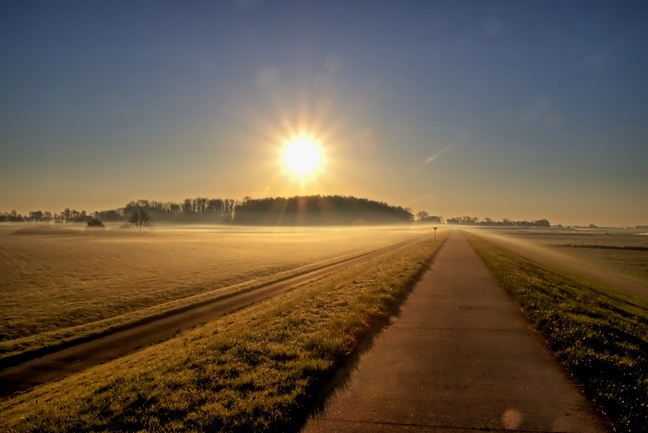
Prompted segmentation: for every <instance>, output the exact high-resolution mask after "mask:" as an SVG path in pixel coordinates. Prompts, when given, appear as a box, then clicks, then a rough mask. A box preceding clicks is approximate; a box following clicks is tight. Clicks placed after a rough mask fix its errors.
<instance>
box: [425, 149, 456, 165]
mask: <svg viewBox="0 0 648 433" xmlns="http://www.w3.org/2000/svg"><path fill="white" fill-rule="evenodd" d="M451 147H452V146H446V147H444V148H443V149H439V150H437V151H436V152H434V153H433V154H432V155H430V156H428V158H427V159H426V160H425V164H430V163H432V162H434V161H436V160H437V159H439V157H440V156H441V155H442V154H444V153H445V152H446V151H447V150H449V149H450V148H451Z"/></svg>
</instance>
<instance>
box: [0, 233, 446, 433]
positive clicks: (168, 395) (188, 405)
mask: <svg viewBox="0 0 648 433" xmlns="http://www.w3.org/2000/svg"><path fill="white" fill-rule="evenodd" d="M440 237H441V236H440ZM439 245H440V242H437V243H434V242H432V241H431V240H427V241H423V242H420V243H417V244H415V245H412V246H409V247H405V248H402V249H400V250H397V251H395V252H392V253H389V254H386V255H384V256H380V257H377V258H374V259H372V260H368V261H367V262H363V263H361V264H358V265H355V266H353V267H351V268H349V269H345V270H344V271H340V272H338V273H336V274H335V275H329V276H327V277H325V278H322V279H321V280H318V281H315V282H312V283H308V284H306V285H304V286H302V287H299V288H297V289H294V290H292V291H290V292H288V293H285V294H283V295H280V296H277V297H275V298H272V299H268V300H266V301H264V302H261V303H259V304H257V305H254V306H252V307H250V308H247V309H244V310H241V311H239V312H237V313H234V314H231V315H228V316H225V317H223V318H222V319H220V320H218V321H215V322H212V323H208V324H206V325H204V326H201V327H199V328H196V329H194V330H192V331H189V332H185V333H182V334H180V335H179V336H178V337H176V338H173V339H171V340H169V341H167V342H164V343H161V344H159V345H156V346H153V347H150V348H147V349H144V350H142V351H140V352H138V353H136V354H133V355H130V356H127V357H124V358H122V359H119V360H116V361H114V362H111V363H107V364H105V365H102V366H98V367H95V368H92V369H89V370H87V371H85V372H83V373H80V374H77V375H73V376H70V377H68V378H66V379H63V380H61V381H59V382H56V383H52V384H48V385H45V386H41V387H38V388H36V389H34V390H32V391H30V392H27V393H25V394H21V395H19V396H16V397H14V398H12V399H8V400H5V401H4V402H1V403H0V424H2V425H5V426H6V427H5V428H6V429H7V431H12V432H36V431H38V432H63V431H156V432H157V431H178V432H180V431H182V432H192V431H194V432H205V431H223V432H252V431H267V432H284V431H291V430H295V429H296V428H298V427H299V425H300V423H302V422H303V421H305V418H306V416H307V415H308V410H309V408H310V405H312V404H313V402H314V399H315V397H316V395H317V393H318V390H320V389H322V387H323V386H324V385H325V383H326V382H327V380H328V379H330V378H331V377H332V375H333V374H334V372H335V370H336V368H337V367H338V366H340V365H341V364H342V363H343V362H344V360H346V359H348V357H349V356H351V354H352V353H353V352H354V351H355V350H356V349H357V347H358V345H359V344H360V342H361V341H362V340H363V338H365V337H366V336H367V335H369V334H370V333H371V332H372V330H373V329H375V328H376V326H378V325H379V324H382V323H386V320H387V318H388V317H389V316H390V314H393V312H394V309H395V307H396V306H397V305H398V304H399V302H400V301H401V300H402V299H403V295H404V294H406V293H407V292H408V290H409V289H410V288H411V286H412V284H413V282H414V281H415V280H416V279H417V277H418V276H419V275H420V273H421V271H422V270H423V269H424V267H425V265H426V264H427V263H428V262H429V259H430V257H431V256H432V254H433V253H434V252H435V251H436V250H437V248H438V246H439Z"/></svg>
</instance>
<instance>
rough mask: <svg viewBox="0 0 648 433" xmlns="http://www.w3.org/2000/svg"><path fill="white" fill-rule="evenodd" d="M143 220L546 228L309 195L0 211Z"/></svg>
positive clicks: (37, 217) (12, 216) (1, 216)
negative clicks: (94, 208)
mask: <svg viewBox="0 0 648 433" xmlns="http://www.w3.org/2000/svg"><path fill="white" fill-rule="evenodd" d="M141 212H144V213H145V214H146V215H148V219H150V220H151V221H155V222H162V223H205V224H242V225H272V226H276V225H280V226H281V225H285V226H289V225H352V224H358V225H361V224H362V225H364V224H393V223H400V224H402V223H411V222H417V223H421V224H443V223H447V224H453V225H469V226H504V227H550V226H551V225H550V223H549V221H548V220H547V219H539V220H533V221H526V220H524V221H513V220H510V219H508V218H504V219H502V220H501V221H494V220H493V219H491V218H488V217H487V218H484V219H479V218H478V217H470V216H461V217H453V218H447V219H445V220H444V218H443V217H442V216H439V215H430V214H429V213H428V212H426V211H419V212H417V213H416V214H414V213H413V212H412V210H411V209H409V208H403V207H400V206H391V205H388V204H387V203H384V202H380V201H375V200H369V199H366V198H356V197H353V196H340V195H328V196H320V195H310V196H295V197H266V198H258V199H253V198H251V197H245V198H243V199H242V200H235V199H221V198H206V197H196V198H186V199H184V200H183V201H180V202H161V201H155V200H145V199H140V200H134V201H131V202H129V203H127V204H126V205H125V206H124V207H122V208H117V209H109V210H102V211H95V212H92V213H87V212H86V211H84V210H82V211H77V210H75V209H70V208H65V209H64V210H63V211H61V212H58V213H57V212H50V211H40V210H38V211H30V212H29V214H28V215H26V216H23V215H20V214H19V213H17V212H16V211H15V210H13V211H11V212H0V222H2V221H5V222H7V221H8V222H20V221H33V222H57V223H70V222H80V223H87V222H90V221H92V220H98V221H103V222H131V221H130V220H131V219H132V217H133V215H136V214H137V215H139V216H140V217H141V216H142V214H141Z"/></svg>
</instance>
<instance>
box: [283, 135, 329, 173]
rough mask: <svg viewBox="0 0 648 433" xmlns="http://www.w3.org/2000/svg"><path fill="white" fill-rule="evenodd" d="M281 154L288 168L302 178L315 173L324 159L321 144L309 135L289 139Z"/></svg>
mask: <svg viewBox="0 0 648 433" xmlns="http://www.w3.org/2000/svg"><path fill="white" fill-rule="evenodd" d="M281 154H282V163H283V165H284V167H285V168H286V170H287V171H288V172H290V173H291V174H293V175H296V176H298V177H300V178H302V179H304V178H306V177H309V176H312V175H314V174H315V173H316V172H317V171H318V170H320V169H321V167H322V164H323V161H324V157H323V154H322V147H321V145H320V144H319V143H318V142H317V140H315V139H314V138H313V137H311V136H308V135H298V136H296V137H293V138H291V139H289V140H287V141H286V142H285V144H284V146H283V148H282V152H281Z"/></svg>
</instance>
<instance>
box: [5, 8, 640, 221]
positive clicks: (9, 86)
mask: <svg viewBox="0 0 648 433" xmlns="http://www.w3.org/2000/svg"><path fill="white" fill-rule="evenodd" d="M646 22H648V4H646V3H645V2H641V1H607V2H600V1H587V2H579V1H568V2H565V1H551V0H549V1H515V2H514V1H492V2H488V1H432V0H429V1H408V2H402V1H289V0H284V1H270V0H248V1H193V2H192V1H187V2H180V1H155V2H154V1H134V2H133V1H123V2H120V1H111V2H99V1H51V2H42V1H15V0H10V1H7V0H0V40H1V41H2V44H1V46H0V65H2V67H1V68H0V95H1V97H0V210H3V211H9V210H11V209H17V210H18V211H21V212H24V213H26V212H28V211H29V210H37V209H42V210H52V211H60V210H62V209H63V208H65V207H71V208H76V209H85V210H87V211H93V210H101V209H109V208H116V207H119V206H122V205H124V204H125V203H126V202H128V201H130V200H133V199H138V198H148V199H154V200H160V201H167V200H168V201H180V200H182V199H183V198H185V197H195V196H208V197H222V198H226V197H227V198H242V197H244V196H252V197H264V196H292V195H296V194H340V195H355V196H360V197H368V198H371V199H375V200H380V201H386V202H388V203H390V204H394V205H400V206H403V207H410V208H412V209H413V210H415V211H418V210H426V211H428V212H430V213H432V214H440V215H443V216H444V217H453V216H461V215H470V216H478V217H480V218H484V217H491V218H493V219H501V218H511V219H539V218H548V219H549V220H550V221H551V222H552V223H555V224H558V223H562V224H589V223H595V224H610V225H636V224H648V194H647V193H646V191H647V190H648V170H647V169H646V166H647V165H648V142H647V138H648V81H647V78H646V77H648V26H646V25H645V23H646ZM300 132H304V133H308V134H312V135H314V136H315V137H317V138H318V139H319V141H320V143H321V145H322V147H323V149H324V151H325V153H326V165H325V166H324V167H323V168H322V170H321V172H320V173H319V175H318V176H317V177H316V178H313V179H309V180H308V181H303V182H298V181H295V179H293V178H291V177H290V176H287V175H286V174H285V173H284V171H283V170H282V167H281V164H280V163H279V162H278V161H279V157H278V153H279V149H280V147H281V144H282V142H283V141H285V140H286V139H287V138H288V137H289V136H291V135H293V134H296V133H300Z"/></svg>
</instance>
